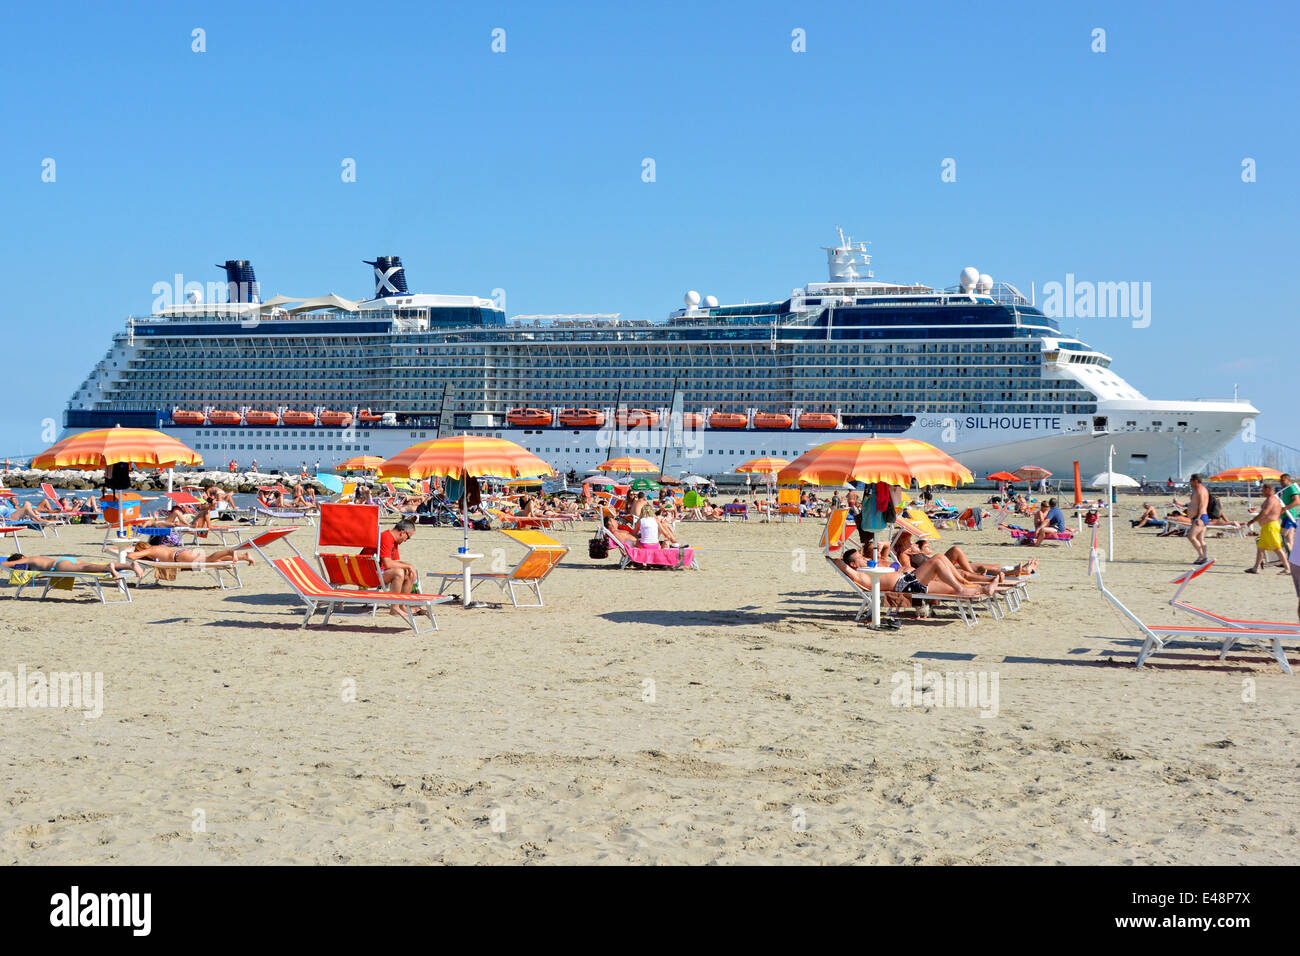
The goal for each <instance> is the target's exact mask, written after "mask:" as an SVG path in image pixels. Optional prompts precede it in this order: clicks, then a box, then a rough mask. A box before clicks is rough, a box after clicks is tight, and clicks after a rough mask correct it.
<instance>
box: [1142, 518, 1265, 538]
mask: <svg viewBox="0 0 1300 956" xmlns="http://www.w3.org/2000/svg"><path fill="white" fill-rule="evenodd" d="M1191 526H1192V522H1191V519H1190V518H1184V517H1181V516H1167V517H1166V518H1165V530H1164V533H1163V534H1162V535H1161V537H1166V538H1169V537H1176V536H1181V535H1185V534H1187V532H1188V530H1189V529H1190V528H1191ZM1148 527H1149V526H1148ZM1205 533H1206V534H1207V535H1209V534H1211V533H1214V534H1216V535H1218V536H1219V537H1223V536H1224V535H1227V536H1228V537H1232V538H1244V537H1246V528H1245V526H1243V525H1241V524H1239V523H1238V522H1236V521H1229V522H1227V523H1226V524H1215V523H1214V522H1213V521H1211V522H1210V523H1209V524H1207V525H1206V526H1205Z"/></svg>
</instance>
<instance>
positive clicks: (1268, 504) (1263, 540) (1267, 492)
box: [1246, 483, 1291, 574]
mask: <svg viewBox="0 0 1300 956" xmlns="http://www.w3.org/2000/svg"><path fill="white" fill-rule="evenodd" d="M1260 492H1261V493H1262V494H1263V496H1264V500H1263V501H1262V502H1261V504H1260V506H1259V514H1257V515H1255V517H1253V518H1251V519H1250V520H1249V521H1247V522H1246V527H1247V528H1249V527H1250V526H1251V525H1253V524H1254V523H1255V522H1256V521H1258V522H1259V540H1258V541H1257V542H1256V543H1255V566H1254V567H1252V568H1247V569H1246V573H1247V574H1259V569H1260V568H1262V567H1263V566H1264V555H1265V554H1267V553H1268V552H1270V551H1271V552H1273V553H1274V554H1276V555H1277V556H1278V560H1279V561H1281V563H1282V573H1283V574H1290V573H1291V571H1290V567H1289V563H1290V562H1289V561H1288V560H1287V555H1286V552H1285V551H1283V550H1282V522H1281V520H1280V518H1279V516H1280V515H1281V514H1282V499H1280V498H1279V497H1278V496H1277V495H1275V494H1273V486H1272V485H1270V484H1268V483H1265V484H1264V485H1263V487H1261V488H1260Z"/></svg>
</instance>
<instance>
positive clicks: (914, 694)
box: [889, 663, 998, 717]
mask: <svg viewBox="0 0 1300 956" xmlns="http://www.w3.org/2000/svg"><path fill="white" fill-rule="evenodd" d="M889 682H890V683H891V684H893V685H894V689H893V690H892V691H890V694H889V702H890V703H891V704H893V705H894V706H895V707H978V708H979V709H980V716H981V717H996V716H997V715H998V672H997V671H992V672H990V671H978V672H976V671H967V672H965V673H962V672H957V673H952V672H951V671H950V672H948V673H945V674H940V673H939V672H938V671H927V670H925V669H923V668H922V667H921V665H920V664H919V663H917V664H913V665H912V672H911V673H910V674H909V673H908V672H907V671H895V672H894V675H893V676H892V677H891V678H890V679H889Z"/></svg>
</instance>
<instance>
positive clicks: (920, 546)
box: [893, 531, 1002, 586]
mask: <svg viewBox="0 0 1300 956" xmlns="http://www.w3.org/2000/svg"><path fill="white" fill-rule="evenodd" d="M904 539H906V540H904ZM893 550H894V554H896V555H897V556H898V566H899V570H901V571H903V572H908V571H913V572H915V571H918V570H920V568H921V567H922V565H924V564H925V563H926V562H927V561H929V560H931V559H933V560H937V561H945V562H947V563H948V564H949V565H950V566H951V567H952V572H953V576H954V577H956V578H957V579H958V580H959V581H961V582H963V583H964V584H969V585H972V586H973V585H980V584H984V583H986V582H987V581H989V580H990V579H992V581H993V583H994V584H996V585H1001V584H1002V570H1001V568H998V569H995V571H994V573H993V574H991V575H987V574H983V573H981V572H977V571H975V570H974V569H973V568H971V567H970V562H969V561H966V565H967V566H966V567H965V568H963V567H961V566H960V565H958V564H957V562H955V561H953V560H952V559H951V558H949V557H948V556H947V555H946V554H935V553H934V551H932V550H930V542H928V541H927V540H925V539H924V538H922V539H921V540H920V541H919V542H914V541H912V538H911V534H910V533H909V532H906V531H904V532H903V533H902V534H901V535H899V540H898V541H896V542H894V549H893ZM958 551H959V552H960V549H958ZM965 558H966V556H965V555H964V554H963V555H962V560H965Z"/></svg>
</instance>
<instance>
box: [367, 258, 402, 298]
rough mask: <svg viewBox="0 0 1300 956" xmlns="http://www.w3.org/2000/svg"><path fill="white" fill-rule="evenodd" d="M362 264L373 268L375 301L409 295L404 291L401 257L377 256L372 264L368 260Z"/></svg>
mask: <svg viewBox="0 0 1300 956" xmlns="http://www.w3.org/2000/svg"><path fill="white" fill-rule="evenodd" d="M362 262H364V263H365V264H366V265H368V266H374V267H375V298H376V299H387V298H390V297H391V296H395V295H410V293H409V292H407V291H406V270H405V269H403V268H402V258H401V256H379V257H378V258H376V259H375V261H374V262H371V261H370V260H369V259H363V260H362Z"/></svg>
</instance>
